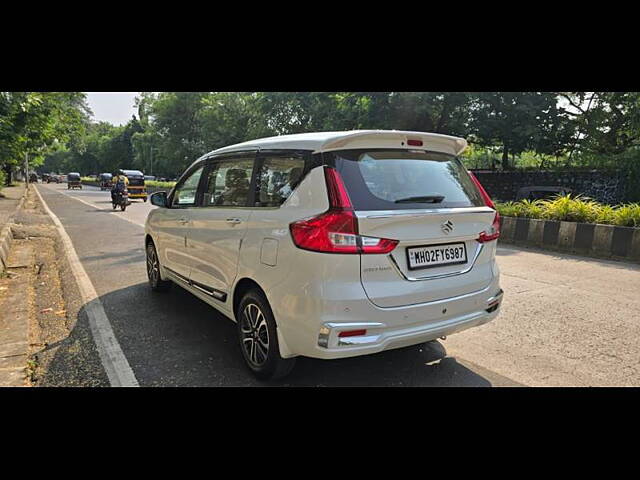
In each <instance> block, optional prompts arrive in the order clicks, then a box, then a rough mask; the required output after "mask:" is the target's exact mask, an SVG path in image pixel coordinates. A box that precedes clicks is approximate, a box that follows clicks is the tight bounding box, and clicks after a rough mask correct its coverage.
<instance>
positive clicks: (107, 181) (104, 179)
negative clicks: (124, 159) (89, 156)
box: [98, 173, 113, 190]
mask: <svg viewBox="0 0 640 480" xmlns="http://www.w3.org/2000/svg"><path fill="white" fill-rule="evenodd" d="M112 179H113V175H111V174H110V173H101V174H100V178H99V180H98V181H99V182H100V190H111V188H113V182H112Z"/></svg>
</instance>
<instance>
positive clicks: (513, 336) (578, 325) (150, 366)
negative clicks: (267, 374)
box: [38, 184, 640, 386]
mask: <svg viewBox="0 0 640 480" xmlns="http://www.w3.org/2000/svg"><path fill="white" fill-rule="evenodd" d="M38 188H39V191H40V193H41V194H42V196H43V198H44V200H45V201H46V202H47V204H48V205H49V207H50V208H51V210H52V211H53V212H54V213H55V214H56V215H57V216H58V217H59V219H60V221H61V222H62V224H63V225H64V228H65V230H66V231H67V233H68V234H69V236H70V237H71V240H72V242H73V244H74V247H75V249H76V251H77V253H78V256H79V257H80V260H81V262H82V264H83V266H84V269H85V270H86V272H87V274H88V275H89V278H90V280H91V282H92V283H93V286H94V287H95V289H96V291H97V293H98V295H99V297H100V301H101V302H102V304H103V306H104V309H105V312H106V313H107V316H108V318H109V321H110V323H111V325H112V328H113V331H114V333H115V335H116V337H117V339H118V342H119V343H120V346H121V348H122V350H123V352H124V354H125V356H126V358H127V360H128V362H129V364H130V365H131V368H132V369H133V372H134V374H135V376H136V378H137V380H138V382H139V383H140V385H141V386H223V385H224V386H249V385H255V386H258V385H273V384H265V383H262V382H258V381H257V380H255V379H254V378H253V376H252V375H251V374H250V373H249V372H248V370H247V369H246V368H245V366H244V364H243V360H242V357H241V353H240V350H239V347H238V344H237V340H236V331H235V324H234V323H233V322H232V321H230V320H229V319H227V318H225V317H224V316H222V315H221V314H219V313H218V312H217V311H216V310H214V309H213V308H211V307H209V306H208V305H206V304H205V303H203V302H202V301H200V300H198V299H197V298H195V297H194V296H192V295H191V294H189V293H187V292H186V291H184V290H182V289H181V288H179V287H177V286H174V288H172V289H171V291H170V292H169V293H167V294H156V293H153V292H151V291H150V290H149V288H148V286H147V279H146V271H145V256H144V245H143V239H144V222H145V219H146V216H147V214H148V212H149V211H150V210H151V209H152V208H155V207H152V206H151V205H150V204H149V203H143V202H142V201H136V200H134V201H133V203H132V205H130V206H129V207H128V208H127V210H126V211H125V212H121V211H120V210H117V211H113V210H112V208H111V203H110V195H109V192H101V191H100V190H99V189H98V188H95V187H86V186H85V187H84V189H83V190H73V191H68V190H67V187H66V185H65V184H49V185H42V184H40V185H38ZM498 257H499V258H498V262H499V264H500V268H501V270H502V287H503V289H504V290H505V300H504V304H503V307H502V313H501V315H500V316H499V317H498V318H497V319H496V320H494V321H493V322H491V323H489V324H487V325H483V326H481V327H478V328H475V329H471V330H468V331H465V332H462V333H459V334H456V335H453V336H451V337H449V338H448V339H447V340H446V341H441V342H440V341H438V342H430V343H428V344H423V345H419V346H416V347H411V348H407V349H400V350H392V351H388V352H382V353H380V354H376V355H370V356H365V357H358V358H351V359H343V360H332V361H323V360H314V359H306V358H301V359H299V360H298V363H297V365H296V368H295V370H294V371H293V373H292V374H291V375H290V376H289V377H287V378H286V379H284V380H283V381H282V382H279V383H277V384H276V385H300V386H303V385H304V386H368V385H371V386H517V385H567V386H573V385H576V386H583V385H640V297H639V295H638V292H640V267H639V266H637V265H635V266H634V265H629V264H623V263H618V262H606V261H597V260H592V259H584V258H581V257H573V256H569V255H557V254H549V253H543V252H535V251H531V250H520V249H514V248H503V247H500V248H499V252H498ZM612 286H615V288H612ZM63 354H64V353H61V355H63ZM94 355H95V353H94Z"/></svg>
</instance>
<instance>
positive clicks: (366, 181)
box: [329, 150, 484, 210]
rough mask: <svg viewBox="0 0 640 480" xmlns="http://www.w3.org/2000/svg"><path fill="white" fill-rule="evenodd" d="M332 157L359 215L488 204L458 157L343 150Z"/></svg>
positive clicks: (420, 151)
mask: <svg viewBox="0 0 640 480" xmlns="http://www.w3.org/2000/svg"><path fill="white" fill-rule="evenodd" d="M329 156H330V157H333V158H332V162H331V163H332V164H333V165H335V167H336V169H337V170H338V171H339V172H340V174H341V176H342V178H343V180H344V182H345V186H346V188H347V191H348V193H349V196H350V198H351V201H352V203H353V206H354V208H355V209H356V210H406V209H425V208H454V207H474V206H482V205H484V203H483V201H482V197H481V196H480V192H479V191H478V189H477V188H476V186H475V185H474V184H473V181H472V180H471V178H470V177H469V174H468V173H467V171H466V170H465V168H464V166H463V165H462V163H461V162H460V160H458V159H457V158H456V157H454V156H453V155H447V154H443V153H436V152H427V151H424V150H342V151H338V152H332V153H331V154H330V155H329Z"/></svg>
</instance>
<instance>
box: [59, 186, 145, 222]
mask: <svg viewBox="0 0 640 480" xmlns="http://www.w3.org/2000/svg"><path fill="white" fill-rule="evenodd" d="M50 190H52V191H54V192H56V193H59V194H61V195H66V196H67V197H69V198H73V199H74V200H77V201H79V202H82V203H84V204H85V205H89V206H90V207H93V208H95V209H96V210H104V209H102V208H100V207H98V206H97V205H95V204H94V203H91V202H87V201H86V200H82V199H81V198H79V197H75V196H73V195H69V194H68V193H66V192H63V191H61V190H56V189H50ZM118 218H120V219H122V220H126V221H127V222H129V223H133V224H134V225H138V226H139V227H142V228H144V224H143V223H138V222H134V221H133V220H131V219H130V218H127V217H125V216H122V215H119V216H118Z"/></svg>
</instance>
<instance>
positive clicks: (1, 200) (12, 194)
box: [0, 183, 24, 229]
mask: <svg viewBox="0 0 640 480" xmlns="http://www.w3.org/2000/svg"><path fill="white" fill-rule="evenodd" d="M23 193H24V183H18V184H17V186H15V187H4V188H3V189H2V190H0V194H2V195H4V197H1V196H0V229H1V228H2V227H4V224H5V223H6V222H7V219H8V218H9V217H10V216H11V215H12V214H13V212H15V210H16V208H17V206H18V203H20V198H22V194H23Z"/></svg>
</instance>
